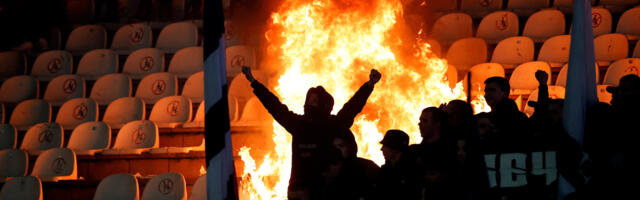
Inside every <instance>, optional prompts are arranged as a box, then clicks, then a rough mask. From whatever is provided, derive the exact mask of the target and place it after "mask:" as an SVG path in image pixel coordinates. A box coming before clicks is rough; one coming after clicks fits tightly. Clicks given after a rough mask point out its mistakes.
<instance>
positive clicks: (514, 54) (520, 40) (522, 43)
mask: <svg viewBox="0 0 640 200" xmlns="http://www.w3.org/2000/svg"><path fill="white" fill-rule="evenodd" d="M533 49H534V46H533V40H531V38H528V37H523V36H518V37H510V38H507V39H504V40H502V41H500V43H498V46H496V48H495V49H494V50H493V55H492V56H491V62H494V63H500V64H503V65H511V67H508V68H513V66H514V65H519V64H522V63H525V62H529V61H532V60H533V51H534V50H533Z"/></svg>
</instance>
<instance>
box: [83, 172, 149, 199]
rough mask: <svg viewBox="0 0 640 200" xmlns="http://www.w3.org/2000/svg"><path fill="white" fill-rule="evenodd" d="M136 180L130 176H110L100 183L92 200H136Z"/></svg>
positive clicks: (137, 190)
mask: <svg viewBox="0 0 640 200" xmlns="http://www.w3.org/2000/svg"><path fill="white" fill-rule="evenodd" d="M139 193H140V192H139V189H138V179H136V177H134V176H133V175H131V174H112V175H109V176H107V177H105V178H104V179H102V180H101V181H100V184H98V187H97V188H96V193H95V195H94V196H93V200H112V199H119V200H138V195H139Z"/></svg>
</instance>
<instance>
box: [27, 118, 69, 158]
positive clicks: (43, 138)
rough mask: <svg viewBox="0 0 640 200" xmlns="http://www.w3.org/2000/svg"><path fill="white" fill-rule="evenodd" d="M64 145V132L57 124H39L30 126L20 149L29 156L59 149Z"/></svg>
mask: <svg viewBox="0 0 640 200" xmlns="http://www.w3.org/2000/svg"><path fill="white" fill-rule="evenodd" d="M63 145H64V131H63V130H62V126H60V124H58V123H39V124H36V125H33V126H31V128H29V130H27V133H26V134H25V135H24V139H23V140H22V145H20V149H22V150H25V151H27V152H28V153H29V155H38V154H40V152H42V151H44V150H47V149H52V148H60V147H63Z"/></svg>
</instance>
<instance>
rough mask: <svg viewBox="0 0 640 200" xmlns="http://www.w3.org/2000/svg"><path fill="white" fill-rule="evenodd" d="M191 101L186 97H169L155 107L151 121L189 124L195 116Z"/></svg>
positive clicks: (161, 100) (150, 116) (159, 101)
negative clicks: (192, 116) (193, 115)
mask: <svg viewBox="0 0 640 200" xmlns="http://www.w3.org/2000/svg"><path fill="white" fill-rule="evenodd" d="M192 109H193V108H192V107H191V100H190V99H189V98H188V97H185V96H168V97H163V98H162V99H160V100H158V102H156V103H155V104H154V105H153V109H152V110H151V115H149V120H151V121H154V122H156V123H170V122H188V121H190V120H191V115H192V114H193V111H192Z"/></svg>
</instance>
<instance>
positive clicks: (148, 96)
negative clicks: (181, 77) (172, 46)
mask: <svg viewBox="0 0 640 200" xmlns="http://www.w3.org/2000/svg"><path fill="white" fill-rule="evenodd" d="M175 95H178V77H176V75H174V74H172V73H169V72H157V73H153V74H149V75H147V76H145V77H144V78H142V80H141V81H140V83H139V84H138V88H137V89H136V97H140V98H141V99H142V100H144V102H145V103H148V104H154V103H156V101H158V99H160V98H162V97H166V96H175Z"/></svg>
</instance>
